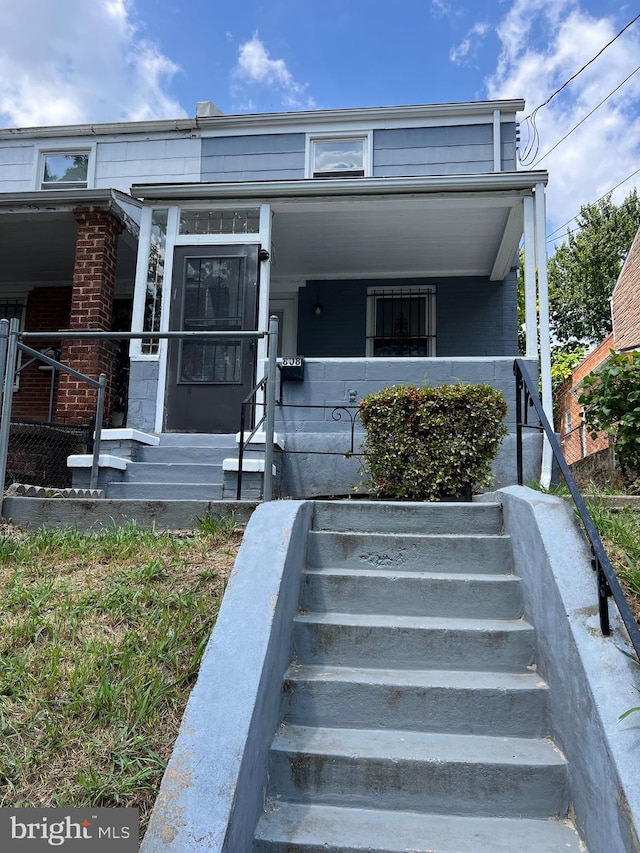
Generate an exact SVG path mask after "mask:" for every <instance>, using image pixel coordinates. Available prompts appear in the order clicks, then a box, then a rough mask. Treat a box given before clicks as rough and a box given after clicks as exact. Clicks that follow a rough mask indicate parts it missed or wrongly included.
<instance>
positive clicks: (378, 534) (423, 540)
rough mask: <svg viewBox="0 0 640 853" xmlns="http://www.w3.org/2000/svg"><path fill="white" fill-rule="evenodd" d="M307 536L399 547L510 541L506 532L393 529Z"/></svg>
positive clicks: (328, 532) (313, 531) (314, 530)
mask: <svg viewBox="0 0 640 853" xmlns="http://www.w3.org/2000/svg"><path fill="white" fill-rule="evenodd" d="M309 536H312V537H315V538H316V539H318V540H322V539H326V538H328V537H330V536H331V537H334V538H336V539H354V538H359V539H362V540H366V541H371V542H379V543H384V542H389V543H393V544H394V545H396V543H397V544H398V546H399V547H408V546H410V545H412V544H415V545H429V544H430V543H434V542H443V541H445V542H446V541H448V540H451V541H452V542H475V541H476V540H478V539H480V540H482V541H483V542H486V541H492V540H493V541H507V542H508V541H510V539H511V536H510V535H509V534H508V533H416V532H414V531H412V532H411V533H394V532H393V531H379V530H376V531H373V530H316V529H315V528H314V529H312V530H310V531H309Z"/></svg>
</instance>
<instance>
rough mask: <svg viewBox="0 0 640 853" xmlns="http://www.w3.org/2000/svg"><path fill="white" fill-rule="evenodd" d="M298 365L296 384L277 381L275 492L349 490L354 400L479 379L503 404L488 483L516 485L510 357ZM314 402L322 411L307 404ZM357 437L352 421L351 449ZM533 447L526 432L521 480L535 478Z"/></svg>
mask: <svg viewBox="0 0 640 853" xmlns="http://www.w3.org/2000/svg"><path fill="white" fill-rule="evenodd" d="M529 364H530V367H531V371H532V372H535V371H536V370H537V365H536V362H535V361H534V360H533V359H532V360H530V361H529ZM304 369H305V374H304V381H302V382H285V383H283V390H282V400H281V402H282V403H283V404H284V405H283V406H279V407H278V408H277V410H276V431H277V432H278V433H280V434H282V435H284V437H285V452H284V458H283V470H282V485H281V488H282V495H283V496H285V497H287V496H289V497H301V496H304V497H314V496H320V495H341V494H350V493H352V492H353V491H354V489H355V486H356V485H357V484H358V483H360V482H361V480H362V472H361V464H360V460H359V457H357V456H350V455H349V451H350V449H351V417H352V416H354V415H355V412H356V409H357V404H358V402H359V401H360V400H361V399H362V398H363V397H365V396H366V395H367V394H371V393H373V392H375V391H379V390H381V389H382V388H386V387H389V386H391V385H406V384H415V385H431V386H437V385H442V384H445V383H447V384H456V383H463V384H469V383H483V384H484V383H486V384H489V385H491V386H492V387H494V388H496V389H497V390H498V391H500V392H501V393H502V394H503V395H504V397H505V399H506V401H507V405H508V414H507V418H506V423H507V426H508V428H509V435H508V436H507V438H506V439H505V440H504V442H503V443H502V445H501V447H500V450H499V452H498V456H497V457H496V460H495V462H494V466H493V470H494V476H495V484H494V486H493V487H499V486H502V485H509V484H513V483H515V482H516V450H515V447H516V437H515V424H516V418H515V381H514V376H513V358H510V357H505V358H471V359H469V358H467V359H464V358H433V359H408V358H406V359H405V358H397V359H373V358H371V359H362V358H354V359H306V360H305V367H304ZM305 406H309V407H310V408H305ZM317 406H322V408H311V407H317ZM342 407H346V408H347V410H348V411H345V410H344V408H342ZM349 413H350V414H349ZM363 437H364V433H363V430H362V427H361V425H360V423H359V421H357V420H356V422H355V427H354V451H355V452H356V453H358V452H359V451H360V450H361V446H360V445H361V442H362V439H363ZM541 446H542V438H541V436H540V435H539V434H538V433H537V431H536V432H534V431H532V430H530V431H528V432H526V434H525V436H524V447H525V481H531V480H535V479H537V478H538V477H539V469H540V453H541ZM327 454H331V455H327Z"/></svg>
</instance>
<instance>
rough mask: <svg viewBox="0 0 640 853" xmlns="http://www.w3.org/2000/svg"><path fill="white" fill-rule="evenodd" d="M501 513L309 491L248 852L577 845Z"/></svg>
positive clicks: (573, 849) (569, 852)
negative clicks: (278, 713)
mask: <svg viewBox="0 0 640 853" xmlns="http://www.w3.org/2000/svg"><path fill="white" fill-rule="evenodd" d="M547 698H548V687H547V685H546V683H545V682H544V681H543V680H542V679H541V678H540V677H539V675H538V674H537V672H536V669H535V642H534V631H533V628H532V626H531V625H529V624H528V623H527V622H526V621H525V620H524V619H523V617H522V596H521V590H520V584H519V581H518V579H517V578H516V577H515V576H514V574H513V562H512V556H511V548H510V542H509V539H508V537H506V536H503V535H502V517H501V509H500V507H499V506H498V505H494V504H483V503H477V504H426V505H421V506H418V505H408V504H407V505H402V504H390V505H382V504H380V505H376V504H375V503H369V502H366V503H365V502H363V503H360V502H352V503H345V502H340V503H329V502H319V503H317V504H316V511H315V518H314V524H313V529H312V530H311V531H310V533H309V537H308V552H307V569H306V572H305V573H304V576H303V582H302V593H301V600H300V612H299V613H298V615H297V616H296V618H295V620H294V626H293V660H292V662H291V665H290V666H289V669H288V671H287V673H286V676H285V682H284V689H283V700H282V723H281V726H280V728H279V730H278V731H277V733H276V736H275V738H274V740H273V743H272V746H271V752H270V767H269V781H268V785H267V801H266V806H265V811H264V813H263V816H262V818H261V819H260V821H259V822H258V825H257V828H256V832H255V841H254V843H255V848H254V849H255V851H257V853H294V851H296V853H320V851H322V852H323V853H327V852H329V853H351V851H356V850H367V851H375V853H400V851H402V853H407V851H409V853H411V851H415V853H417V851H426V850H429V851H432V853H463V851H467V853H473V852H474V851H483V853H486V851H492V853H502V851H504V853H506V852H507V851H509V853H512V852H513V851H515V850H517V851H535V853H547V852H548V853H551V851H554V853H555V851H566V853H577V851H584V850H585V849H586V848H585V847H584V845H582V844H581V842H580V839H579V837H578V835H577V834H576V832H575V830H574V829H573V827H572V825H571V824H570V822H569V821H568V820H567V816H568V813H569V809H570V791H569V776H568V768H567V764H566V761H565V759H564V757H563V755H562V754H561V752H560V751H559V749H558V748H557V746H556V745H555V744H554V743H553V742H552V741H551V740H550V739H549V736H548V735H549V728H550V727H549V720H548V704H547Z"/></svg>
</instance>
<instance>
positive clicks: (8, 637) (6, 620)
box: [0, 518, 241, 834]
mask: <svg viewBox="0 0 640 853" xmlns="http://www.w3.org/2000/svg"><path fill="white" fill-rule="evenodd" d="M240 539H241V531H240V530H239V529H238V527H237V525H235V523H234V522H233V520H232V521H231V522H229V521H222V522H220V521H218V520H217V519H209V518H207V519H202V520H201V523H200V529H199V530H198V531H197V532H195V533H193V534H190V535H185V534H172V533H155V532H153V531H142V530H139V529H138V528H136V527H135V525H127V526H122V527H116V526H114V527H113V528H111V529H108V530H106V531H103V532H100V533H96V534H85V533H79V532H77V531H73V530H71V531H69V530H66V531H59V530H48V531H36V532H22V531H20V530H18V529H16V528H11V527H10V526H8V525H5V526H3V527H1V528H0V596H1V598H0V615H1V619H2V628H1V629H0V806H4V807H6V806H39V807H45V806H62V807H67V808H69V807H79V806H96V807H98V806H128V807H136V808H138V809H139V810H140V818H141V834H142V832H143V831H144V827H145V826H146V822H147V820H148V816H149V813H150V810H151V808H152V806H153V802H154V799H155V796H156V793H157V790H158V786H159V783H160V779H161V776H162V773H163V770H164V767H165V765H166V762H167V760H168V758H169V756H170V754H171V749H172V747H173V743H174V741H175V738H176V736H177V733H178V727H179V724H180V720H181V717H182V714H183V711H184V707H185V705H186V701H187V699H188V695H189V692H190V689H191V687H192V686H193V683H194V681H195V678H196V676H197V673H198V668H199V665H200V659H201V656H202V653H203V651H204V648H205V645H206V643H207V640H208V638H209V634H210V632H211V629H212V627H213V625H214V622H215V619H216V616H217V613H218V608H219V605H220V602H221V599H222V594H223V592H224V588H225V584H226V580H227V578H228V575H229V573H230V570H231V568H232V565H233V560H234V557H235V554H236V552H237V548H238V546H239V543H240Z"/></svg>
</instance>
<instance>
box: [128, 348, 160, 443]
mask: <svg viewBox="0 0 640 853" xmlns="http://www.w3.org/2000/svg"><path fill="white" fill-rule="evenodd" d="M159 370H160V365H159V362H158V361H157V360H151V359H149V360H145V361H142V360H140V361H135V360H132V361H131V364H130V368H129V403H128V407H127V426H130V427H133V428H134V429H139V430H142V431H143V432H154V431H155V428H156V398H157V395H158V373H159Z"/></svg>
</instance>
